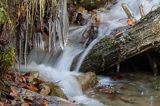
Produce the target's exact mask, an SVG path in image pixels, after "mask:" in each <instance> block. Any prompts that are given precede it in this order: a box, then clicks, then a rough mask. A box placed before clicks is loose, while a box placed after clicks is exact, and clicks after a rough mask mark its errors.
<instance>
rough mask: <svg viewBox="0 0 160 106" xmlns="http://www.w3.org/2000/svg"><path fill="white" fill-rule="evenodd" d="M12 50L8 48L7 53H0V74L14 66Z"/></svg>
mask: <svg viewBox="0 0 160 106" xmlns="http://www.w3.org/2000/svg"><path fill="white" fill-rule="evenodd" d="M14 59H15V55H14V49H13V47H10V48H9V49H8V50H7V51H5V52H1V53H0V63H1V64H0V72H1V73H3V72H5V71H7V70H9V68H10V67H11V66H12V65H13V64H14Z"/></svg>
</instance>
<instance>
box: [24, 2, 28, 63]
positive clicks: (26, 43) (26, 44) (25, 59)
mask: <svg viewBox="0 0 160 106" xmlns="http://www.w3.org/2000/svg"><path fill="white" fill-rule="evenodd" d="M28 9H29V8H28V0H26V13H27V15H26V25H27V26H26V35H25V50H24V64H25V65H26V64H27V46H28V24H29V10H28Z"/></svg>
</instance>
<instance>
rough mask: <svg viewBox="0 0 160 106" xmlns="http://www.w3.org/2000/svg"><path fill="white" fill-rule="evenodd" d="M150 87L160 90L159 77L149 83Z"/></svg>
mask: <svg viewBox="0 0 160 106" xmlns="http://www.w3.org/2000/svg"><path fill="white" fill-rule="evenodd" d="M151 87H152V88H153V89H155V90H160V77H157V78H156V79H155V81H153V82H152V83H151Z"/></svg>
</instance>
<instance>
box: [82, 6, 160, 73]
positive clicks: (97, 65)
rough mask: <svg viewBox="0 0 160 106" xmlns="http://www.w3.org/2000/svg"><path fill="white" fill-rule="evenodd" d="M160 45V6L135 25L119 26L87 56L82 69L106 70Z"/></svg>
mask: <svg viewBox="0 0 160 106" xmlns="http://www.w3.org/2000/svg"><path fill="white" fill-rule="evenodd" d="M118 33H119V34H118ZM159 46H160V8H158V9H157V10H155V11H152V12H150V13H149V14H147V15H146V16H145V17H144V18H142V19H141V20H140V21H139V22H137V23H136V25H134V26H133V27H124V28H118V29H116V30H115V31H113V33H111V34H110V36H107V37H105V38H104V39H102V40H101V41H100V42H99V43H97V44H96V45H95V46H94V47H93V48H92V50H91V51H90V53H89V54H88V56H87V57H86V58H85V60H84V62H83V64H82V66H81V71H97V72H98V71H102V70H106V69H107V68H109V67H111V66H114V65H116V64H119V63H120V62H122V61H125V60H126V59H129V58H131V57H133V56H135V55H138V54H140V53H143V52H145V51H148V50H151V49H155V48H158V47H159Z"/></svg>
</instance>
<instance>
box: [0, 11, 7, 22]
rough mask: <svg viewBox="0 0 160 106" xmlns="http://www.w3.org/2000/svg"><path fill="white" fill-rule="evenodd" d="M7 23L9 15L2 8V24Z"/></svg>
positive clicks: (0, 12) (0, 16) (0, 20)
mask: <svg viewBox="0 0 160 106" xmlns="http://www.w3.org/2000/svg"><path fill="white" fill-rule="evenodd" d="M6 21H7V13H6V11H5V10H4V8H0V24H4V23H5V22H6Z"/></svg>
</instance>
